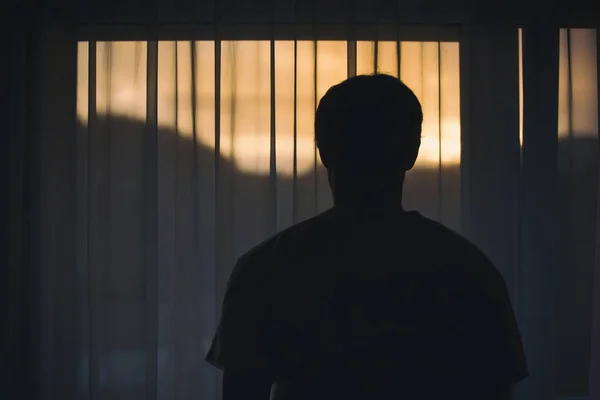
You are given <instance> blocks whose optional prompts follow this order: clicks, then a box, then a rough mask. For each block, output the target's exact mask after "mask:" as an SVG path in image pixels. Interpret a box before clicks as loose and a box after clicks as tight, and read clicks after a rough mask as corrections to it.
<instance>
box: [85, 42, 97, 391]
mask: <svg viewBox="0 0 600 400" xmlns="http://www.w3.org/2000/svg"><path fill="white" fill-rule="evenodd" d="M88 57H89V59H88V85H89V86H88V135H89V137H88V143H87V157H86V158H87V183H88V185H87V188H86V190H87V193H86V200H87V211H88V214H89V212H91V210H92V207H91V201H92V199H91V194H90V183H91V179H92V169H91V162H90V157H91V154H92V137H91V136H92V135H94V133H95V128H96V42H95V41H90V44H89V53H88ZM91 221H92V219H91V218H88V224H87V239H86V240H87V243H86V247H87V249H86V252H87V268H88V271H87V278H88V280H87V286H88V298H87V302H88V304H87V305H88V319H87V323H88V341H89V342H88V346H89V348H88V351H89V368H88V374H89V375H88V385H89V399H90V400H95V399H96V398H97V396H96V391H97V389H98V386H99V385H98V362H99V351H98V346H97V340H96V335H95V332H96V323H95V318H96V312H95V311H96V310H95V306H94V305H95V304H96V301H95V300H96V296H95V293H96V285H95V283H96V279H94V273H93V268H92V264H91V257H90V247H91V243H90V237H91V234H92V225H91Z"/></svg>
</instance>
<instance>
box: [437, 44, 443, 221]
mask: <svg viewBox="0 0 600 400" xmlns="http://www.w3.org/2000/svg"><path fill="white" fill-rule="evenodd" d="M437 56H438V59H437V64H438V65H437V68H438V76H437V79H438V82H437V83H438V204H437V207H438V218H439V221H440V222H443V221H444V214H443V211H444V210H443V199H442V188H443V182H442V179H443V174H442V168H443V166H442V51H441V44H440V42H437Z"/></svg>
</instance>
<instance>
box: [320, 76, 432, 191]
mask: <svg viewBox="0 0 600 400" xmlns="http://www.w3.org/2000/svg"><path fill="white" fill-rule="evenodd" d="M422 122H423V112H422V109H421V104H420V103H419V100H418V99H417V97H416V96H415V94H414V93H413V92H412V91H411V90H410V89H409V88H408V87H407V86H406V85H405V84H404V83H402V82H401V81H400V80H399V79H397V78H394V77H392V76H390V75H384V74H375V75H360V76H356V77H353V78H349V79H347V80H345V81H344V82H342V83H340V84H337V85H335V86H333V87H331V88H330V89H329V90H328V91H327V93H326V94H325V96H323V98H322V99H321V101H320V102H319V106H318V108H317V111H316V115H315V141H316V143H317V146H318V148H319V152H320V155H321V161H322V162H323V165H325V167H326V168H327V169H328V171H329V173H330V177H331V175H332V174H333V175H335V176H336V177H340V176H343V177H344V180H345V181H352V182H353V185H362V184H365V183H366V182H372V181H388V182H397V184H399V185H402V182H403V178H404V174H405V173H406V171H408V170H409V169H411V168H412V167H413V165H414V163H415V161H416V158H417V155H418V152H419V146H420V144H421V125H422ZM334 191H335V188H334Z"/></svg>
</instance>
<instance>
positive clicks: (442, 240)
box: [421, 216, 504, 286]
mask: <svg viewBox="0 0 600 400" xmlns="http://www.w3.org/2000/svg"><path fill="white" fill-rule="evenodd" d="M421 224H422V229H423V234H424V235H425V236H427V237H429V238H430V240H431V243H432V246H435V247H436V251H437V252H438V253H439V254H440V255H441V256H442V257H446V258H447V259H448V260H449V261H450V262H451V263H452V264H454V266H459V267H460V269H461V270H462V271H463V273H464V274H466V275H467V276H469V277H470V278H471V279H474V280H477V281H479V282H482V281H483V282H488V283H489V284H491V285H494V286H497V285H503V284H504V278H503V277H502V274H501V273H500V271H499V270H498V269H497V268H496V267H495V266H494V264H493V263H492V261H491V260H490V259H489V258H488V256H487V255H486V254H485V253H484V252H483V250H481V249H480V248H479V247H478V246H477V245H475V244H474V243H473V242H472V241H470V240H469V239H467V238H466V237H465V236H463V235H461V234H460V233H458V232H456V231H454V230H452V229H450V228H448V227H447V226H445V225H443V224H441V223H439V222H437V221H434V220H431V219H429V218H426V217H423V216H421ZM432 250H433V249H432Z"/></svg>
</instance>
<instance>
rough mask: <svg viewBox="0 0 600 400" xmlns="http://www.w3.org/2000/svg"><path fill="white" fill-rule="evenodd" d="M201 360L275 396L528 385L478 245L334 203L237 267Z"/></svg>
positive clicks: (423, 224) (499, 284) (495, 278)
mask: <svg viewBox="0 0 600 400" xmlns="http://www.w3.org/2000/svg"><path fill="white" fill-rule="evenodd" d="M206 360H207V361H208V362H210V363H211V364H213V365H214V366H216V367H218V368H220V369H230V370H249V371H254V372H260V373H261V374H265V375H266V376H269V377H270V378H271V379H272V381H273V383H274V385H275V391H274V393H275V394H274V397H275V400H296V399H297V400H302V399H328V400H330V399H333V398H344V399H352V398H356V399H359V398H360V399H365V398H378V397H379V398H381V397H382V396H383V397H385V398H398V399H402V398H411V397H408V396H419V397H415V398H423V399H424V398H434V397H436V396H440V395H443V396H446V397H445V398H451V397H447V396H449V395H451V393H457V394H463V395H466V391H472V392H473V393H474V394H475V393H478V392H485V391H486V390H488V389H489V388H493V387H496V386H498V387H505V386H506V385H509V384H513V383H516V382H517V381H519V380H521V379H523V378H525V377H526V376H527V375H528V372H527V367H526V362H525V356H524V352H523V346H522V341H521V337H520V334H519V331H518V328H517V323H516V321H515V317H514V313H513V309H512V306H511V303H510V300H509V297H508V292H507V288H506V285H505V282H504V279H503V278H502V276H501V274H500V273H499V272H498V270H497V269H496V268H495V267H494V266H493V265H492V264H491V262H490V261H489V260H488V258H487V257H486V256H485V255H484V254H483V253H482V252H481V251H480V250H479V249H477V248H476V247H475V246H474V245H473V244H471V243H470V242H468V241H467V240H466V239H464V238H463V237H461V236H460V235H458V234H457V233H455V232H453V231H451V230H450V229H448V228H446V227H444V226H443V225H441V224H439V223H437V222H434V221H432V220H430V219H427V218H425V217H423V216H422V215H420V214H419V213H418V212H403V211H401V210H398V211H384V210H356V209H351V208H344V207H334V208H332V209H330V210H328V211H326V212H324V213H322V214H319V215H317V216H316V217H314V218H312V219H309V220H307V221H305V222H302V223H300V224H298V225H295V226H292V227H291V228H289V229H286V230H284V231H282V232H281V233H279V234H277V235H275V236H273V237H272V238H270V239H268V240H266V241H264V242H263V243H261V244H260V245H258V246H256V247H255V248H253V249H252V250H250V251H249V252H248V253H246V254H245V255H243V256H242V257H241V258H240V259H239V260H238V262H237V264H236V266H235V268H234V270H233V272H232V274H231V277H230V280H229V283H228V287H227V290H226V294H225V299H224V303H223V309H222V316H221V321H220V324H219V327H218V330H217V333H216V335H215V337H214V340H213V343H212V347H211V349H210V351H209V353H208V355H207V357H206ZM365 396H366V397H365Z"/></svg>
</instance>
